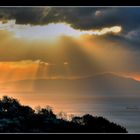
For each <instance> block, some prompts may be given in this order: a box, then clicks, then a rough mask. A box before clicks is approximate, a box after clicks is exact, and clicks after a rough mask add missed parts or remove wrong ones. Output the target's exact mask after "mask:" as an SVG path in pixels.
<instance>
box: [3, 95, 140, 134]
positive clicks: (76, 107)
mask: <svg viewBox="0 0 140 140" xmlns="http://www.w3.org/2000/svg"><path fill="white" fill-rule="evenodd" d="M68 95H69V97H68ZM68 95H67V96H65V95H61V94H57V95H53V94H52V93H51V94H47V95H46V94H44V93H40V94H36V93H34V94H28V93H26V94H25V93H18V94H11V95H10V94H8V96H12V97H15V98H17V99H19V100H20V102H21V103H23V104H26V105H30V106H32V107H36V106H38V105H40V106H45V105H50V106H52V107H53V108H54V111H55V112H56V113H58V112H61V111H63V112H66V113H67V114H73V115H83V114H86V113H88V114H92V115H93V116H103V117H105V118H107V119H109V120H110V121H113V122H116V123H118V124H120V125H122V126H124V127H125V128H127V130H128V132H130V133H138V132H139V133H140V121H139V120H140V102H139V101H140V98H139V97H109V96H106V97H103V96H101V97H97V96H96V97H95V96H83V95H82V94H81V95H80V96H75V95H71V94H68ZM1 96H3V95H2V94H1ZM128 106H129V107H131V106H136V107H137V109H127V107H128Z"/></svg>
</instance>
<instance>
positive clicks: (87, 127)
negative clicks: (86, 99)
mask: <svg viewBox="0 0 140 140" xmlns="http://www.w3.org/2000/svg"><path fill="white" fill-rule="evenodd" d="M0 133H127V130H126V128H124V127H122V126H120V125H118V124H116V123H114V122H110V121H108V120H107V119H105V118H103V117H97V116H92V115H90V114H85V115H83V116H82V117H80V116H73V117H72V118H71V120H67V119H65V118H63V117H61V118H60V116H59V117H58V116H57V115H56V114H54V112H53V111H52V109H51V108H50V107H46V108H41V107H40V108H38V109H37V110H34V109H32V108H31V107H30V106H24V105H21V104H20V102H19V101H18V100H17V99H14V98H12V97H8V96H3V97H2V99H0Z"/></svg>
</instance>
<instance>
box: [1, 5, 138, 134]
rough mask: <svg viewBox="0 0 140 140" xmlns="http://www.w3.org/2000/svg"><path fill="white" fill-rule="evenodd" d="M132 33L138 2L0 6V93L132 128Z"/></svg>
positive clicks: (135, 46) (135, 86) (134, 62)
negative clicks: (122, 5)
mask: <svg viewBox="0 0 140 140" xmlns="http://www.w3.org/2000/svg"><path fill="white" fill-rule="evenodd" d="M139 38H140V7H120V8H118V7H0V97H2V96H3V95H8V96H10V97H15V98H17V99H19V100H20V101H21V102H22V103H23V104H25V105H30V106H32V107H33V108H35V107H36V106H38V105H40V106H45V105H50V106H52V107H53V108H54V111H55V112H60V111H64V112H67V113H68V114H80V115H81V114H84V113H91V114H93V115H101V116H104V117H106V118H108V119H110V120H111V121H114V122H117V123H119V124H121V125H122V126H124V127H125V128H126V129H127V130H128V132H132V133H139V132H140V123H139V116H140V110H139V108H140V102H139V101H140V40H139Z"/></svg>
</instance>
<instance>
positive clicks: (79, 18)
mask: <svg viewBox="0 0 140 140" xmlns="http://www.w3.org/2000/svg"><path fill="white" fill-rule="evenodd" d="M0 18H1V19H16V22H17V23H18V24H35V25H36V24H48V23H51V22H68V23H70V24H71V25H72V26H73V27H75V28H79V29H94V28H102V27H107V26H114V25H122V26H123V28H124V29H125V30H132V29H135V28H137V27H139V24H140V8H138V7H135V8H126V7H124V8H117V7H112V8H107V7H12V8H11V7H5V8H4V7H1V8H0Z"/></svg>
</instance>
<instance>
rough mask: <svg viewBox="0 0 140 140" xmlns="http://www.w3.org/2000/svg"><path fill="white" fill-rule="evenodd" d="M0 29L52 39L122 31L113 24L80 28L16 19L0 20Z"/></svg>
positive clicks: (35, 37) (31, 37)
mask: <svg viewBox="0 0 140 140" xmlns="http://www.w3.org/2000/svg"><path fill="white" fill-rule="evenodd" d="M0 30H8V31H12V32H13V33H14V34H15V36H16V37H18V38H24V39H47V41H52V40H54V39H57V38H58V37H61V36H72V37H80V36H81V35H84V34H89V35H104V34H108V33H119V32H121V30H122V28H121V26H112V27H106V28H102V29H98V30H97V29H93V30H79V29H74V28H72V27H71V25H70V24H67V23H50V24H48V25H42V26H41V25H36V26H31V25H29V24H28V25H19V24H16V23H15V20H10V21H7V22H4V23H3V22H2V21H1V22H0Z"/></svg>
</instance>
